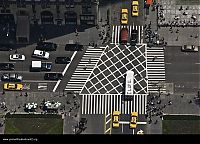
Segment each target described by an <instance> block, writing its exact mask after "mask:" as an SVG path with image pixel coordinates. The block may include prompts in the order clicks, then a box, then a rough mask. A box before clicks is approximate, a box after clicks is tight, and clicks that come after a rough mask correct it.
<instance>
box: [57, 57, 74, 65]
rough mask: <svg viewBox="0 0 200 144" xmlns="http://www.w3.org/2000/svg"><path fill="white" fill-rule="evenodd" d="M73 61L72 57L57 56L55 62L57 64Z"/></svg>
mask: <svg viewBox="0 0 200 144" xmlns="http://www.w3.org/2000/svg"><path fill="white" fill-rule="evenodd" d="M70 62H71V59H70V57H57V58H56V60H55V63H57V64H68V63H70Z"/></svg>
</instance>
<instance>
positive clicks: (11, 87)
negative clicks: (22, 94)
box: [3, 83, 23, 91]
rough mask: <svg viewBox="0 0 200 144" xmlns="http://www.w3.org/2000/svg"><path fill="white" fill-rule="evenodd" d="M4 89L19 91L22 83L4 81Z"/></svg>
mask: <svg viewBox="0 0 200 144" xmlns="http://www.w3.org/2000/svg"><path fill="white" fill-rule="evenodd" d="M3 89H4V90H13V91H21V90H22V89H23V84H20V83H5V84H4V85H3Z"/></svg>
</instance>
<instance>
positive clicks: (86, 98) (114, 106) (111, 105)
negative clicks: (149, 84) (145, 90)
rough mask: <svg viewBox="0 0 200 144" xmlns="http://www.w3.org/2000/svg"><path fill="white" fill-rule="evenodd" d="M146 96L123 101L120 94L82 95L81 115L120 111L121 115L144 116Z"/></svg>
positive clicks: (140, 95)
mask: <svg viewBox="0 0 200 144" xmlns="http://www.w3.org/2000/svg"><path fill="white" fill-rule="evenodd" d="M146 104H147V95H146V94H135V95H134V96H133V98H131V99H129V100H124V96H123V95H120V94H108V95H107V94H105V95H98V94H93V95H82V108H81V113H82V114H108V113H112V112H113V111H120V113H121V114H130V113H131V112H138V113H139V114H146Z"/></svg>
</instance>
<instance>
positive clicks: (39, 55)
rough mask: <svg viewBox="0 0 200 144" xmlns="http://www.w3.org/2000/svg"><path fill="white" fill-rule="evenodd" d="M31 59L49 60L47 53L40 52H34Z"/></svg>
mask: <svg viewBox="0 0 200 144" xmlns="http://www.w3.org/2000/svg"><path fill="white" fill-rule="evenodd" d="M32 57H36V58H41V59H49V53H48V52H45V51H41V50H34V51H33V54H32Z"/></svg>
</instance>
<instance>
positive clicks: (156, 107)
mask: <svg viewBox="0 0 200 144" xmlns="http://www.w3.org/2000/svg"><path fill="white" fill-rule="evenodd" d="M149 97H150V100H149V101H148V102H147V108H146V110H147V114H146V115H145V117H146V118H147V119H148V123H149V124H151V123H152V122H153V120H152V118H153V117H155V119H156V120H155V121H154V124H157V123H158V119H159V118H160V119H162V118H163V110H164V109H165V108H166V106H167V105H172V101H171V100H169V101H168V102H167V103H164V102H162V101H161V99H160V95H157V94H149Z"/></svg>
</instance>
